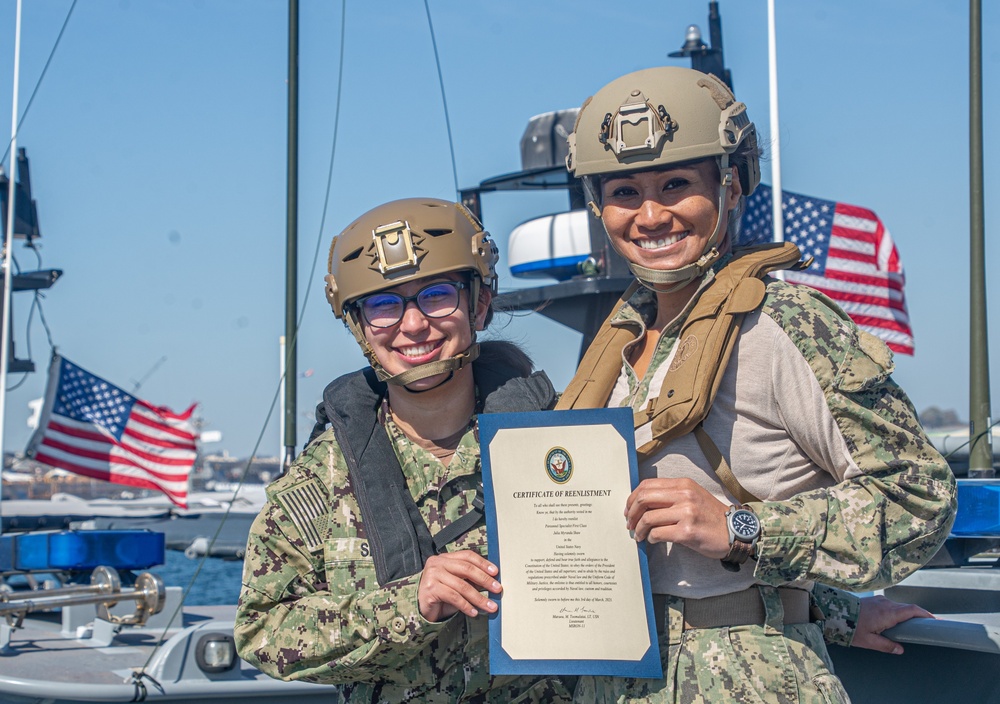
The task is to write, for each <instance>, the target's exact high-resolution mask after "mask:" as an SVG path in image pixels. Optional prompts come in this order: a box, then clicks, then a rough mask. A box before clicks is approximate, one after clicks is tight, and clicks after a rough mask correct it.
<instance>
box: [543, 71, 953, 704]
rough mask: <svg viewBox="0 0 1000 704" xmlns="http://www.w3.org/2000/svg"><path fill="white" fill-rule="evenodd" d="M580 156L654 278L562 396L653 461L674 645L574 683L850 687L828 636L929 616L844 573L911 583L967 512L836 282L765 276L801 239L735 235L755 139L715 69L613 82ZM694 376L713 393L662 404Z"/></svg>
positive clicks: (600, 696)
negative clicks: (838, 295) (630, 426)
mask: <svg viewBox="0 0 1000 704" xmlns="http://www.w3.org/2000/svg"><path fill="white" fill-rule="evenodd" d="M567 166H568V167H569V169H570V171H571V172H572V173H573V175H574V176H576V177H578V178H582V179H583V181H584V187H585V189H586V190H587V191H588V196H589V198H590V200H591V208H592V209H593V210H594V212H595V214H596V215H598V216H600V217H601V218H602V220H603V222H604V225H605V228H606V230H607V232H608V236H609V239H610V241H611V243H612V245H613V246H614V247H615V249H616V250H617V251H618V253H619V254H621V255H622V256H623V257H624V258H625V259H626V260H627V261H628V263H629V265H630V268H631V269H632V271H633V273H634V274H635V276H636V278H637V279H638V281H639V282H640V283H641V284H642V285H641V286H636V287H635V288H633V289H632V290H631V291H630V292H628V293H627V294H626V296H624V297H623V300H622V302H621V304H620V305H619V306H618V308H617V309H616V310H615V312H614V313H613V314H612V316H611V317H610V318H609V320H608V322H606V323H605V327H604V328H602V330H601V332H599V333H598V336H597V338H596V339H595V343H594V344H593V345H592V347H591V349H590V350H589V351H588V354H587V355H586V357H585V359H584V360H583V363H582V365H581V370H582V371H581V372H578V375H577V377H576V378H575V379H574V380H573V382H571V384H570V385H569V387H567V390H566V392H565V394H564V395H563V398H562V400H561V401H560V405H559V407H560V408H570V407H577V408H583V407H594V406H600V405H608V406H627V407H628V406H630V407H632V408H633V409H634V410H635V411H636V445H637V447H638V448H639V452H640V456H641V460H642V461H641V469H640V480H641V481H640V485H639V487H638V488H637V489H636V490H635V491H634V492H633V493H632V495H631V496H630V497H629V499H628V501H627V505H626V506H625V507H623V508H624V509H625V515H626V521H627V524H628V527H629V528H630V529H631V530H633V531H634V535H635V539H636V540H648V542H649V551H648V555H649V564H650V575H651V583H652V588H653V592H654V607H655V609H656V616H657V621H658V623H657V625H658V628H659V633H660V639H661V640H660V645H661V655H662V660H663V665H664V679H662V680H634V679H625V678H611V677H582V678H580V681H579V684H578V687H577V690H576V700H577V701H579V702H586V703H587V704H590V703H591V702H619V703H620V702H639V701H649V702H723V701H757V702H775V703H778V702H781V703H785V702H788V703H794V702H843V701H847V700H848V696H847V693H846V692H845V691H844V689H843V686H842V685H841V683H840V681H839V680H838V679H837V677H836V676H835V675H834V674H833V670H832V665H831V662H830V659H829V655H828V653H827V650H826V645H825V644H824V635H826V638H827V639H828V640H832V641H835V642H841V643H843V644H850V643H851V639H852V638H853V640H854V642H853V644H854V645H860V646H862V647H873V648H876V649H890V648H892V647H894V644H892V643H891V642H890V641H887V640H886V639H884V638H881V636H879V635H878V634H879V632H880V631H881V630H883V629H884V628H886V627H888V626H890V625H894V624H895V623H896V622H898V621H899V620H904V619H905V618H909V617H910V616H913V615H929V614H927V613H926V612H924V611H923V610H921V609H919V607H912V606H909V605H895V604H893V603H892V602H889V601H888V600H885V599H883V598H881V597H877V598H875V599H873V600H869V601H865V600H862V601H858V599H857V598H856V597H853V596H852V595H850V594H847V593H845V592H841V591H838V589H845V590H855V591H867V590H875V589H879V588H883V587H886V586H889V585H891V584H894V583H896V582H898V581H899V580H901V579H903V578H904V577H906V576H907V575H909V574H910V573H912V572H913V571H914V570H916V569H918V568H919V567H920V566H922V565H923V564H924V563H925V562H926V561H927V560H929V559H930V558H931V557H932V556H933V555H934V553H935V552H936V551H937V549H938V548H939V547H940V546H941V544H942V543H943V541H944V540H945V538H946V537H947V535H948V532H949V530H950V527H951V524H952V522H953V520H954V511H955V482H954V478H953V476H952V474H951V472H950V470H949V468H948V465H947V464H946V463H945V461H944V460H943V459H942V457H941V456H940V454H938V453H937V452H936V451H935V450H934V448H933V447H932V446H931V444H930V442H929V441H928V440H927V437H926V436H925V434H924V433H923V431H922V429H921V427H920V425H919V424H918V422H917V418H916V414H915V412H914V409H913V408H912V406H911V404H910V402H909V400H908V399H907V397H906V395H905V394H904V393H903V391H902V390H901V389H900V388H899V387H898V386H897V385H896V384H895V383H894V382H893V380H892V378H891V376H890V374H891V372H892V369H893V367H892V356H891V353H890V352H889V350H888V349H887V348H886V346H885V345H884V344H883V343H882V342H881V341H879V340H877V339H875V338H874V337H872V336H871V335H869V334H868V333H866V332H864V331H863V330H861V329H859V328H858V326H856V325H855V324H854V323H853V322H852V321H851V320H850V319H849V318H848V317H847V316H846V315H845V314H844V313H843V312H842V311H841V310H840V309H839V308H838V307H837V306H836V304H834V303H833V302H832V301H830V300H829V299H828V298H827V297H826V296H824V295H822V294H821V293H819V292H817V291H815V290H812V289H809V288H806V287H802V286H792V285H789V284H786V283H784V282H782V281H780V280H777V279H775V278H772V277H770V276H768V275H767V274H768V272H769V271H773V270H775V269H780V268H788V267H790V266H793V265H794V264H795V263H796V262H797V260H798V259H799V253H798V251H797V250H796V249H795V248H794V247H793V246H792V245H790V244H785V245H769V246H765V247H764V248H758V249H751V250H746V251H740V250H735V251H734V250H733V249H732V248H731V247H730V243H731V238H733V237H734V235H735V234H736V230H737V227H738V223H739V216H740V214H741V212H742V208H743V205H744V203H745V197H746V196H747V195H749V194H750V193H751V192H752V191H753V189H754V188H755V187H756V185H757V183H758V182H759V178H760V174H759V151H758V148H757V144H756V136H755V130H754V126H753V123H751V122H750V121H749V119H748V117H747V115H746V107H745V106H744V105H743V104H742V103H738V102H736V100H735V98H734V97H733V95H732V93H731V92H730V90H729V89H728V87H726V86H725V85H724V84H723V83H722V82H720V81H719V80H717V79H716V78H715V77H714V76H710V75H706V74H703V73H700V72H697V71H693V70H690V69H684V68H676V67H672V68H655V69H647V70H644V71H639V72H636V73H633V74H629V75H627V76H624V77H622V78H619V79H617V80H615V81H613V82H612V83H610V84H609V85H607V86H605V87H604V88H602V89H601V90H600V91H599V92H598V93H597V94H596V95H595V96H594V97H593V98H591V99H589V100H588V101H587V102H585V103H584V105H583V107H582V108H581V111H580V114H579V116H578V118H577V123H576V126H575V129H574V133H573V134H572V135H571V136H570V143H569V156H568V157H567ZM720 291H722V293H721V294H720ZM730 317H731V320H730ZM699 326H700V327H699ZM705 330H708V331H709V332H707V333H706V332H704V331H705ZM698 331H701V332H698ZM729 341H731V343H730V342H729ZM706 360H708V361H709V364H708V365H707V367H706V366H705V362H706ZM696 369H697V370H698V373H697V374H696V373H695V371H694V370H696ZM685 379H686V381H684V380H685ZM692 379H693V381H692ZM709 382H711V383H709ZM698 383H701V384H702V385H703V386H704V387H705V388H704V389H702V391H700V392H692V394H691V398H692V399H693V400H692V401H691V403H690V404H689V406H690V408H692V409H695V408H699V407H700V406H699V405H698V402H700V401H705V402H706V403H705V404H704V408H703V409H702V411H701V412H699V414H695V413H694V411H691V412H690V413H688V411H685V413H688V415H687V416H684V415H683V414H682V413H681V412H680V411H678V412H677V414H676V415H677V417H676V419H674V420H670V419H671V418H672V416H671V415H670V414H671V413H673V412H674V411H673V410H671V404H680V405H678V408H680V406H681V405H683V404H682V403H681V402H680V401H678V398H679V397H680V396H682V395H683V393H682V387H684V388H687V386H685V384H687V385H688V386H691V388H699V387H698V386H697V384H698ZM713 396H714V398H713ZM671 424H672V425H671ZM819 583H822V585H824V586H820V585H819ZM814 587H815V590H814ZM811 595H812V599H810V596H811ZM866 610H867V611H868V618H869V621H868V623H867V625H859V624H858V623H857V621H858V619H859V618H861V620H862V621H864V620H865V614H866ZM859 611H860V616H859ZM873 614H877V615H873ZM855 628H856V630H855ZM824 629H825V631H826V632H825V634H824ZM838 633H839V635H838ZM886 645H888V646H889V648H886V647H885V646H886ZM897 650H898V648H897Z"/></svg>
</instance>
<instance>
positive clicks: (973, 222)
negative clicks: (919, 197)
mask: <svg viewBox="0 0 1000 704" xmlns="http://www.w3.org/2000/svg"><path fill="white" fill-rule="evenodd" d="M982 18H983V7H982V0H970V2H969V205H970V218H969V235H970V247H969V268H970V271H969V477H972V478H980V479H985V478H991V477H993V476H994V470H993V430H992V425H993V418H992V413H991V411H990V361H989V356H990V353H989V334H988V333H989V330H988V323H987V315H986V280H987V279H986V224H985V222H986V221H985V209H984V205H983V192H984V191H983V28H982Z"/></svg>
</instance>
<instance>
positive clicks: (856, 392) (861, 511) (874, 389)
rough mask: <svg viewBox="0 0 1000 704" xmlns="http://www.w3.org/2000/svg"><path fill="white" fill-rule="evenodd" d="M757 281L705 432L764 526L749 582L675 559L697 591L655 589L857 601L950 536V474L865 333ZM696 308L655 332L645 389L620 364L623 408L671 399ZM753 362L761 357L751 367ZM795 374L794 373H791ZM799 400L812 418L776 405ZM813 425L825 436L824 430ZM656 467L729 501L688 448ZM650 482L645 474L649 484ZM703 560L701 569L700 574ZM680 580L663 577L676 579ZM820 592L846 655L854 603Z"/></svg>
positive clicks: (638, 302) (791, 292)
mask: <svg viewBox="0 0 1000 704" xmlns="http://www.w3.org/2000/svg"><path fill="white" fill-rule="evenodd" d="M723 266H724V262H723ZM766 281H769V284H768V287H767V295H766V298H765V301H764V303H763V305H762V307H761V309H760V310H758V311H757V312H756V313H753V314H748V316H747V320H746V321H745V323H744V325H743V326H742V327H741V333H740V338H739V340H740V341H739V342H738V344H737V349H736V350H735V351H734V354H733V358H732V359H731V360H730V365H729V368H728V369H727V371H726V374H725V375H724V378H723V381H722V384H721V386H720V390H719V395H718V396H717V397H716V401H715V404H713V407H712V411H711V412H710V414H709V417H708V418H706V420H705V428H706V429H707V430H708V431H709V434H710V435H711V436H712V437H713V439H714V440H715V442H716V444H717V445H718V446H719V448H720V450H722V452H723V454H724V455H725V456H726V457H727V458H728V459H729V463H730V465H731V467H732V470H733V472H734V474H735V475H736V476H737V478H738V479H739V481H740V482H741V484H743V486H744V487H745V488H747V489H749V490H750V491H751V493H753V494H755V495H756V496H759V497H761V498H762V499H763V501H761V502H755V503H752V504H751V507H752V508H753V509H754V510H755V511H756V512H757V514H758V516H759V517H760V519H761V523H762V537H761V539H760V541H759V543H758V561H757V563H756V565H755V570H754V572H753V574H750V573H749V571H748V570H747V569H744V570H743V571H742V572H741V573H738V574H737V575H733V573H728V572H726V571H725V570H722V569H721V567H720V566H719V565H718V561H711V560H708V559H707V558H703V557H701V556H699V555H697V554H696V553H693V552H692V551H687V550H677V554H676V555H675V556H674V557H673V559H674V560H677V559H680V560H681V561H682V568H681V569H682V570H688V569H690V570H692V572H691V574H692V575H694V576H696V579H694V580H692V579H689V580H688V582H687V583H688V584H693V583H700V584H701V585H702V587H699V589H701V592H700V593H698V592H695V593H693V594H689V593H685V591H683V588H682V589H681V590H678V591H675V590H674V589H672V588H667V589H663V590H662V591H666V592H667V593H674V594H678V595H680V596H689V595H690V596H707V595H710V594H712V593H716V594H717V593H725V592H727V591H734V590H737V589H742V588H745V587H746V586H748V585H749V584H751V583H752V582H753V581H757V582H758V583H764V584H771V585H775V586H777V585H786V584H793V585H803V586H808V585H810V583H812V582H814V581H815V582H821V583H824V584H826V585H832V586H834V587H839V588H843V589H850V590H855V591H866V590H870V589H878V588H881V587H884V586H887V585H889V584H894V583H896V582H898V581H899V580H901V579H903V578H904V577H905V576H907V575H908V574H910V573H911V572H912V571H913V570H915V569H917V568H918V567H920V566H921V565H923V564H924V563H925V562H926V561H927V560H929V559H930V557H932V556H933V554H934V552H935V551H936V550H937V549H938V548H939V547H940V545H941V543H942V542H943V540H944V539H945V537H946V536H947V535H948V531H949V529H950V527H951V524H952V521H953V520H954V511H955V483H954V478H953V476H952V473H951V471H950V469H949V468H948V465H947V464H946V463H945V461H944V460H943V458H942V457H941V456H940V454H939V453H938V452H937V451H936V450H935V449H934V448H933V446H931V444H930V442H929V441H928V440H927V438H926V436H925V434H924V433H923V430H922V429H921V428H920V425H919V423H918V421H917V418H916V413H915V412H914V410H913V408H912V406H911V404H910V402H909V400H908V399H907V398H906V395H905V394H904V393H903V391H902V390H901V389H900V388H899V387H898V386H897V385H896V384H895V383H894V382H893V381H892V379H891V377H890V376H889V375H890V373H891V371H892V362H891V353H890V352H889V351H888V350H887V349H886V347H885V346H884V344H882V343H881V342H880V341H878V340H876V339H875V338H873V337H872V336H870V335H868V334H867V333H863V332H861V331H860V330H859V329H858V328H857V326H856V325H855V324H854V323H853V322H852V321H851V320H850V319H849V318H848V317H847V316H846V315H845V314H844V313H843V312H842V311H841V310H840V309H839V308H838V307H837V306H836V304H834V303H833V302H832V301H830V300H829V299H828V298H826V297H825V296H823V295H822V294H820V293H819V292H817V291H815V290H813V289H810V288H808V287H803V286H790V285H787V284H784V283H783V282H779V281H774V280H773V279H768V280H766ZM708 283H709V282H706V284H705V285H707V284H708ZM655 305H656V304H655V298H654V297H653V296H652V294H650V293H649V292H647V291H646V290H644V289H643V290H640V291H639V292H637V293H636V295H635V296H633V297H632V299H631V300H630V301H629V302H628V303H627V304H625V305H624V306H623V307H622V308H621V309H620V311H619V313H618V315H617V318H618V320H619V321H621V323H623V324H637V325H639V326H641V327H642V329H645V325H646V323H647V322H648V321H651V320H652V319H653V317H655ZM691 305H692V304H689V307H688V308H687V309H686V310H685V311H683V312H682V313H681V314H680V315H679V316H678V319H677V320H675V321H674V322H673V323H671V324H670V325H668V326H667V328H666V329H665V330H664V331H663V333H662V335H661V337H660V340H659V343H658V345H657V348H656V350H655V352H654V356H653V359H652V361H651V363H650V366H649V370H648V371H647V373H646V374H645V375H644V378H642V379H638V378H637V377H636V376H635V375H634V373H632V370H631V367H630V366H629V365H628V364H624V365H623V372H622V378H621V379H619V384H618V386H619V387H627V388H624V389H623V388H618V389H616V391H615V392H614V393H613V394H612V400H615V399H616V397H617V398H619V399H620V398H622V397H623V396H625V397H626V398H625V401H624V402H626V403H630V404H631V405H632V406H633V407H634V408H642V407H643V406H644V405H645V403H646V400H647V399H648V397H649V396H651V395H655V393H657V392H659V393H663V391H662V390H661V388H659V387H658V386H657V384H659V383H662V384H663V386H662V389H666V388H667V386H666V384H667V383H668V382H667V381H663V379H664V378H665V379H667V380H669V372H668V371H667V366H669V365H670V364H671V352H672V351H673V348H674V347H675V344H674V343H675V341H676V336H677V332H678V330H679V328H680V325H681V322H682V321H683V319H684V318H685V316H686V314H687V310H690V306H691ZM754 326H756V328H757V330H758V332H757V337H756V338H755V339H756V340H758V341H759V340H760V339H761V338H762V337H763V338H765V339H766V340H767V346H766V347H764V348H763V349H764V350H765V352H762V346H761V345H760V344H757V345H756V346H748V345H749V343H748V342H747V340H746V339H744V338H745V337H746V335H747V334H748V333H747V328H752V327H754ZM761 330H766V332H767V334H768V335H770V337H768V336H766V335H764V334H762V333H761V332H760V331H761ZM772 339H773V342H772ZM772 344H773V345H774V347H773V348H772V347H771V345H772ZM743 347H746V349H745V350H741V348H743ZM748 353H749V354H751V355H757V359H753V358H751V359H748V358H747V354H748ZM760 357H766V359H760ZM748 361H750V362H753V364H747V363H746V362H748ZM741 362H742V363H743V366H742V367H741V366H740V363H741ZM782 365H783V366H782ZM791 366H795V367H797V368H798V371H797V372H795V373H792V372H789V371H788V367H791ZM772 367H774V368H772ZM658 371H659V372H660V374H659V375H658V374H657V372H658ZM663 372H667V373H666V377H664V376H663ZM651 381H652V382H653V388H652V390H651V389H650V383H651ZM741 394H742V396H741ZM748 397H749V398H748ZM796 397H798V398H803V399H808V400H807V401H803V402H802V407H803V408H805V409H806V410H807V411H808V413H805V412H803V413H799V409H798V408H796V409H795V410H794V411H793V410H792V409H791V408H788V407H783V406H782V404H783V403H787V404H788V405H789V406H790V405H792V404H791V403H789V402H790V401H792V400H794V399H795V398H796ZM813 399H814V400H813ZM820 425H825V428H826V429H825V430H824V431H821V430H819V429H818V426H820ZM641 431H642V429H638V430H637V437H639V436H640V434H641ZM782 438H784V439H782ZM768 443H771V446H772V447H775V448H777V451H779V452H780V453H781V454H778V455H776V456H774V457H773V458H772V457H769V456H768V455H767V454H766V453H767V452H768V450H767V449H762V448H763V447H767V446H768ZM781 443H784V445H782V444H781ZM788 448H790V451H789V452H788V453H787V454H784V453H785V451H786V449H788ZM793 455H794V456H793ZM762 457H763V458H764V460H763V462H762V461H761V460H762ZM686 458H687V459H686ZM652 464H653V465H655V467H656V468H659V470H658V471H662V470H664V469H666V470H667V474H666V476H676V474H675V472H677V471H681V472H682V473H683V471H684V469H682V468H683V467H685V466H686V465H691V467H689V468H688V470H690V471H691V475H692V476H693V477H694V478H695V480H696V481H699V482H700V483H702V484H703V485H704V486H706V488H708V489H709V490H710V491H711V492H712V493H713V494H715V495H717V496H718V497H719V498H720V499H721V500H723V501H726V500H727V494H726V492H725V491H724V489H723V487H722V486H721V484H720V483H719V482H718V480H717V478H716V477H715V476H714V473H713V472H712V471H711V468H710V464H709V463H708V461H707V460H706V459H705V458H704V456H703V455H702V454H701V450H700V448H699V447H698V444H697V443H696V442H695V441H694V439H693V438H692V437H691V436H685V437H683V438H680V439H678V440H677V441H674V442H673V443H670V444H669V445H668V446H667V447H666V448H664V451H663V452H662V453H661V454H660V455H658V456H657V457H654V458H653V462H652ZM668 468H669V469H668ZM649 470H650V468H649V467H647V469H646V473H645V474H644V475H643V476H651V475H650V474H649V473H648V472H649ZM654 471H657V470H654ZM654 547H655V548H656V549H654V550H653V551H651V553H650V563H651V569H655V563H656V562H657V561H658V559H659V558H660V557H662V555H658V553H662V552H666V551H669V550H670V547H669V546H665V545H661V546H654ZM674 548H675V549H677V548H680V546H674ZM688 553H691V554H688ZM699 560H700V561H702V562H704V563H705V564H704V566H703V567H702V571H701V572H700V573H698V572H697V567H698V565H697V563H698V561H699ZM671 564H673V565H674V566H675V567H676V566H677V563H676V562H672V563H671ZM751 564H753V563H751ZM685 576H687V575H680V574H678V572H677V570H676V569H672V571H671V577H672V578H676V579H677V580H683V579H685ZM654 582H655V578H654ZM713 582H714V583H715V586H711V583H713ZM736 582H740V584H737V583H736ZM706 584H707V585H709V586H707V587H706V586H705V585H706ZM689 589H690V587H689ZM654 591H658V590H657V588H656V587H655V586H654ZM815 594H816V597H817V601H818V605H819V607H820V609H821V610H822V611H824V613H825V614H826V617H827V624H826V625H827V630H826V633H825V635H826V637H827V639H828V640H830V641H831V642H839V643H842V644H845V645H846V644H848V643H849V641H850V638H851V637H852V636H853V632H852V631H853V625H854V621H855V619H856V616H857V608H858V604H857V600H856V599H855V598H854V597H852V596H850V595H847V594H843V593H838V592H837V590H834V589H830V588H827V587H823V588H817V589H816V592H815Z"/></svg>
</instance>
